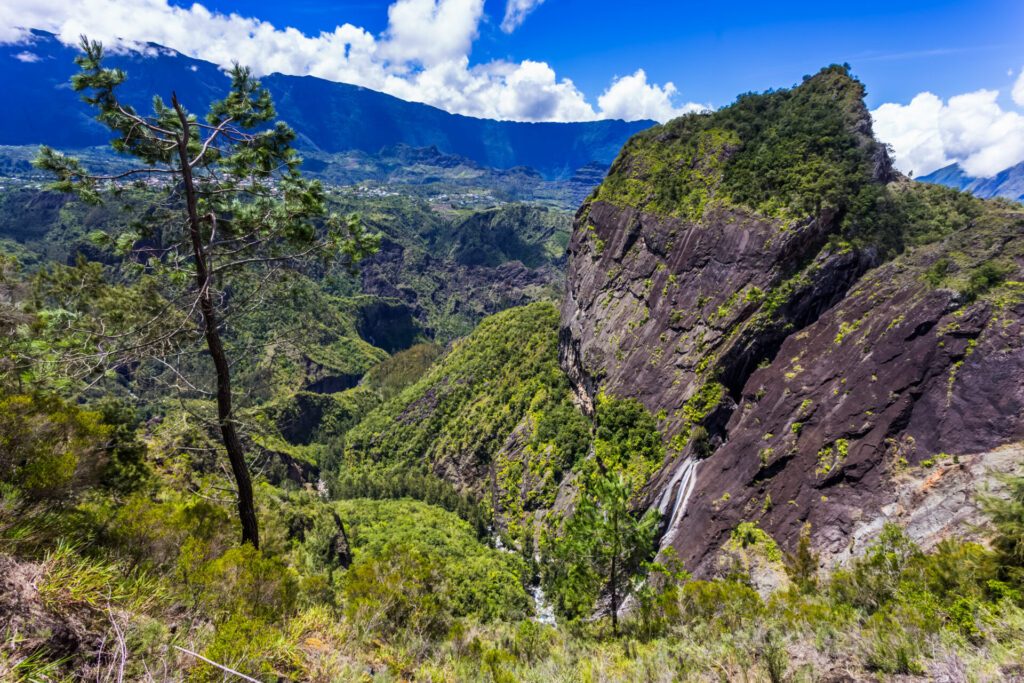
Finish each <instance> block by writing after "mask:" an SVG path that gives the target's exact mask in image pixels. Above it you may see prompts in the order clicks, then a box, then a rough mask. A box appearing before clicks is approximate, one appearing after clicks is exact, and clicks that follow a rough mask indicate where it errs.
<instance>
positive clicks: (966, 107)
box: [872, 81, 1024, 177]
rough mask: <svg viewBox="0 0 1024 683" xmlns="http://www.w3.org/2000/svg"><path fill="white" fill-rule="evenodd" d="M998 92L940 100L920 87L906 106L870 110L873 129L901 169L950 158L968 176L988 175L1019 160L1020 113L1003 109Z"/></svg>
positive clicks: (924, 168)
mask: <svg viewBox="0 0 1024 683" xmlns="http://www.w3.org/2000/svg"><path fill="white" fill-rule="evenodd" d="M1019 84H1020V81H1018V85H1019ZM998 97H999V91H997V90H978V91H976V92H972V93H966V94H964V95H957V96H955V97H951V98H949V100H948V101H947V102H943V101H942V100H941V99H940V98H939V97H937V96H936V95H933V94H932V93H927V92H925V93H921V94H919V95H917V96H916V97H914V99H913V100H911V101H910V103H909V104H906V105H901V104H883V105H882V106H880V107H879V108H878V109H876V110H875V111H873V112H872V116H873V118H874V129H875V133H876V134H877V135H878V137H879V138H880V139H881V140H882V141H884V142H887V143H889V144H891V145H892V147H893V150H894V161H895V163H896V166H897V168H899V169H900V170H901V171H904V172H906V173H910V172H913V173H914V174H915V175H918V176H920V175H925V174H927V173H931V172H932V171H934V170H936V169H939V168H942V167H943V166H947V165H949V164H951V163H953V162H956V163H958V164H960V166H961V167H962V168H963V169H964V171H965V172H966V173H967V174H968V175H971V176H977V177H990V176H993V175H995V174H996V173H998V172H999V171H1002V170H1003V169H1005V168H1008V167H1010V166H1013V165H1014V164H1017V163H1019V162H1021V161H1022V160H1024V116H1022V115H1021V114H1019V113H1017V112H1014V111H1005V110H1004V109H1003V108H1002V107H1001V106H1000V105H999V103H998V101H997V99H998ZM1014 99H1015V100H1016V90H1015V92H1014Z"/></svg>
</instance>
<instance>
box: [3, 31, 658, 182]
mask: <svg viewBox="0 0 1024 683" xmlns="http://www.w3.org/2000/svg"><path fill="white" fill-rule="evenodd" d="M33 35H34V38H35V40H34V41H33V42H32V43H31V44H29V45H24V44H22V45H0V64H3V68H2V69H0V88H2V89H3V92H4V93H6V94H7V97H9V98H12V100H13V101H17V102H18V103H19V105H18V106H17V107H4V109H3V111H2V112H0V145H35V144H48V145H51V146H54V147H58V148H81V147H87V146H92V145H103V144H105V143H106V142H107V141H108V137H109V136H108V134H107V132H106V131H105V129H104V128H103V127H102V126H100V125H99V124H98V123H96V122H95V121H94V120H93V119H92V115H91V113H90V112H89V110H88V109H87V108H86V106H85V105H84V104H83V103H81V102H80V101H79V97H78V94H77V93H75V92H73V91H72V90H71V88H70V86H69V84H68V81H69V79H70V78H71V75H72V74H73V73H75V71H76V69H77V67H76V66H75V64H74V63H73V60H74V57H75V55H76V54H77V52H76V49H75V48H73V47H70V46H67V45H64V44H63V43H61V42H60V41H59V40H57V38H56V37H55V36H54V35H53V34H50V33H45V32H42V31H36V32H34V34H33ZM109 63H110V65H111V66H116V67H119V68H122V69H124V70H125V71H126V72H127V73H128V79H127V81H126V82H125V83H124V85H123V86H122V91H123V93H122V96H123V97H124V98H125V100H126V101H128V102H130V103H131V104H133V105H135V106H136V107H137V108H140V109H142V110H145V109H146V108H148V105H149V101H150V98H151V97H152V94H153V93H159V94H160V95H161V96H162V97H163V98H164V99H165V100H169V99H170V93H171V91H172V90H176V91H177V93H178V96H179V98H180V99H181V100H182V101H183V102H184V104H185V105H186V107H188V108H189V109H191V110H192V111H204V110H205V109H206V107H207V105H208V104H209V103H210V102H211V101H213V100H214V99H217V98H219V97H222V96H223V93H224V90H225V88H226V87H227V85H228V79H227V77H226V76H225V74H224V72H223V71H222V70H221V69H220V67H218V66H216V65H214V64H211V63H209V62H204V61H201V60H197V59H192V58H190V57H186V56H184V55H182V54H180V53H178V52H175V51H174V50H171V49H168V48H165V47H161V46H159V45H152V44H151V45H149V46H148V47H147V48H146V49H145V50H143V51H141V52H140V51H127V52H125V51H120V52H118V53H111V54H110V55H109ZM261 80H262V82H263V84H264V85H265V86H266V87H267V89H268V90H269V91H270V93H271V95H272V96H273V98H274V102H275V105H276V107H277V115H278V118H279V119H280V120H283V121H286V122H287V123H288V124H290V125H291V126H292V127H293V128H294V129H295V130H296V132H297V133H298V135H299V142H298V146H299V148H300V149H309V150H317V151H321V152H327V153H336V152H345V151H350V150H359V151H363V152H368V153H371V154H375V153H377V152H379V151H380V150H381V149H382V148H385V147H393V146H396V145H408V146H411V147H431V146H433V147H436V148H437V149H438V150H440V151H441V152H444V153H447V154H457V155H460V156H463V157H466V158H468V159H471V160H473V161H475V162H477V163H479V164H482V165H484V166H489V167H494V168H512V167H515V166H528V167H532V168H535V169H537V170H538V171H540V172H541V173H542V174H544V175H545V176H546V177H548V178H568V177H570V176H571V175H572V174H573V173H574V172H575V171H576V169H578V168H580V167H583V166H585V165H587V164H589V163H591V162H595V161H596V162H600V163H602V164H609V163H611V161H612V160H613V159H614V158H615V155H616V154H617V153H618V151H619V148H620V147H621V146H622V144H623V143H624V142H625V141H626V140H627V139H628V138H629V136H630V135H632V134H633V133H636V132H637V131H639V130H642V129H644V128H647V127H649V126H651V125H653V123H654V122H653V121H635V122H625V121H617V120H603V121H590V122H581V123H526V122H515V121H494V120H491V119H478V118H472V117H468V116H461V115H458V114H449V113H447V112H445V111H442V110H440V109H437V108H435V107H431V106H428V105H425V104H418V103H414V102H406V101H404V100H400V99H398V98H397V97H392V96H391V95H385V94H384V93H380V92H375V91H373V90H368V89H366V88H362V87H359V86H355V85H349V84H346V83H335V82H333V81H326V80H323V79H320V78H315V77H312V76H302V77H299V76H285V75H282V74H271V75H269V76H266V77H264V78H262V79H261Z"/></svg>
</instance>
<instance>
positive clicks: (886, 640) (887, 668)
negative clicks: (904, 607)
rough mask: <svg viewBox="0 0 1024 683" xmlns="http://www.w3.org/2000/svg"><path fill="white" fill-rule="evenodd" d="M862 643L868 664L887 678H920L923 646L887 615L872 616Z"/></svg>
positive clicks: (884, 613) (865, 628)
mask: <svg viewBox="0 0 1024 683" xmlns="http://www.w3.org/2000/svg"><path fill="white" fill-rule="evenodd" d="M863 638H864V641H863V643H862V648H863V654H864V663H865V665H866V666H867V667H868V668H869V669H872V670H874V671H880V672H882V673H887V674H919V673H923V672H924V670H923V668H922V667H921V664H920V661H919V660H920V657H921V642H920V640H919V639H918V638H917V637H916V636H915V635H913V634H911V633H908V632H907V631H906V630H905V629H904V628H903V626H902V625H900V622H899V621H898V620H897V619H895V618H894V617H893V615H892V614H890V613H889V612H887V611H881V612H876V613H875V614H873V615H871V617H870V618H869V619H868V620H867V623H866V624H865V626H864V635H863Z"/></svg>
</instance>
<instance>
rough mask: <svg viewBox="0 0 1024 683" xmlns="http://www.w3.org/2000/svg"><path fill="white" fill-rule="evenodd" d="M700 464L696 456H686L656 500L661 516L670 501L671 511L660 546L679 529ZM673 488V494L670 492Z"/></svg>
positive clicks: (669, 541)
mask: <svg viewBox="0 0 1024 683" xmlns="http://www.w3.org/2000/svg"><path fill="white" fill-rule="evenodd" d="M698 464H700V463H699V462H698V460H697V459H696V458H687V459H686V460H685V461H683V463H682V464H681V465H680V466H679V469H677V470H676V473H675V474H674V475H673V476H672V480H671V481H670V482H669V484H668V486H667V487H665V491H664V492H663V493H662V494H661V498H660V499H659V500H658V512H659V513H661V515H662V516H664V515H665V513H667V512H669V503H670V502H671V503H672V511H671V512H670V513H669V520H668V526H667V527H666V528H667V529H668V531H667V532H666V534H665V536H664V537H663V538H662V539H661V547H662V548H664V547H665V546H667V545H669V544H670V543H671V542H672V540H673V539H674V538H675V537H676V534H677V533H678V531H679V527H678V526H677V525H678V523H679V520H680V519H682V517H683V514H685V513H686V505H687V503H689V502H690V495H691V494H692V493H693V489H694V487H695V486H696V484H697V465H698ZM673 489H675V495H673V494H672V491H673Z"/></svg>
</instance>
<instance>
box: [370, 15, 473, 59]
mask: <svg viewBox="0 0 1024 683" xmlns="http://www.w3.org/2000/svg"><path fill="white" fill-rule="evenodd" d="M483 13H484V2H483V0H398V1H397V2H395V3H394V4H393V5H391V6H390V7H389V8H388V29H387V32H386V34H385V40H384V44H383V45H382V50H381V52H382V54H383V55H384V56H385V57H388V58H389V59H391V60H394V61H395V62H398V63H402V62H418V63H420V64H423V65H426V66H431V65H434V64H442V63H445V62H450V61H451V60H453V59H459V58H460V57H462V56H463V55H467V54H469V48H470V47H471V46H472V45H473V40H474V39H475V38H476V34H477V26H478V25H479V24H480V17H481V16H483Z"/></svg>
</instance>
